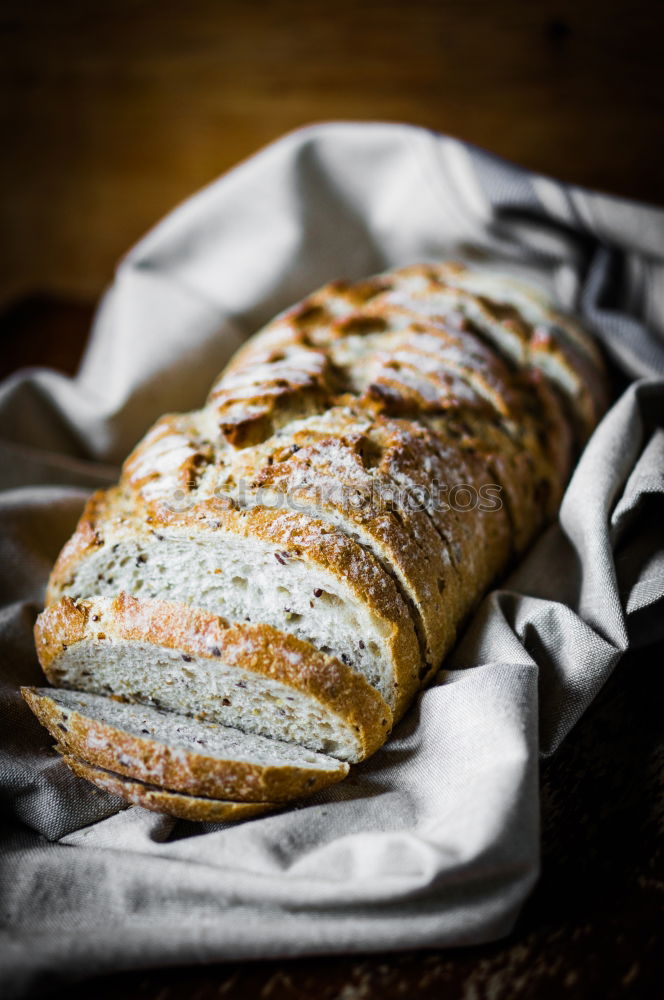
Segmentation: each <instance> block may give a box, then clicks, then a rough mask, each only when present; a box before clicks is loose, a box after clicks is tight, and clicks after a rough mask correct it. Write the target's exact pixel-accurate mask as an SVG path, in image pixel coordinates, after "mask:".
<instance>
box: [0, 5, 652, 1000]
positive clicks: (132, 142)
mask: <svg viewBox="0 0 664 1000" xmlns="http://www.w3.org/2000/svg"><path fill="white" fill-rule="evenodd" d="M662 6H663V5H662V4H661V3H657V2H654V0H647V2H646V0H632V2H617V0H605V2H603V3H599V2H597V0H558V2H551V0H542V2H536V0H410V2H409V0H401V2H396V0H336V3H335V4H322V3H321V4H316V3H315V0H309V2H301V0H278V2H265V0H244V2H242V0H184V2H182V0H179V2H173V0H161V2H160V0H0V136H1V137H2V146H3V150H2V155H1V156H0V233H1V239H0V258H1V259H0V370H1V371H2V373H6V372H8V371H11V370H13V369H14V368H16V367H19V366H20V365H23V364H27V363H44V364H50V365H53V366H55V367H59V368H61V369H63V370H65V371H73V370H74V369H75V366H76V363H77V360H78V357H79V355H80V352H81V349H82V346H83V343H84V339H85V336H86V332H87V329H88V326H89V322H90V318H91V315H92V309H93V305H94V302H95V300H96V298H97V297H98V295H99V293H100V292H101V290H102V289H103V287H104V286H105V285H106V284H107V283H108V281H109V280H110V279H111V277H112V273H113V268H114V265H115V263H116V261H117V260H118V258H119V257H120V256H121V255H122V254H123V253H124V251H125V250H126V249H127V248H128V247H129V246H130V245H131V244H132V243H133V242H134V241H135V240H136V239H137V238H138V237H139V236H141V235H142V233H144V232H145V230H146V229H147V228H148V227H150V226H151V225H152V224H153V223H154V222H156V221H157V220H158V219H159V218H160V217H161V216H162V215H163V214H164V213H165V212H167V211H168V210H169V209H170V208H171V207H172V206H173V205H175V204H176V203H177V202H178V201H180V200H181V199H183V198H185V197H187V195H189V194H190V193H192V192H193V191H195V190H196V189H197V188H199V187H200V186H201V185H203V184H205V183H207V182H208V181H210V180H212V179H213V178H215V177H216V176H218V175H219V174H220V173H221V172H222V171H224V170H225V169H227V168H228V167H231V166H232V165H233V164H235V163H237V162H238V161H239V160H240V159H242V158H244V157H246V156H248V155H250V154H251V153H253V152H254V151H255V150H256V149H258V148H259V147H260V146H262V145H264V144H265V143H267V142H269V141H271V140H272V139H275V138H277V137H278V136H279V135H281V134H282V133H283V132H285V131H287V130H289V129H292V128H295V127H297V126H299V125H303V124H308V123H310V122H313V121H321V120H326V119H348V118H350V119H364V120H368V119H383V120H400V121H408V122H413V123H416V124H420V125H425V126H428V127H431V128H434V129H438V130H440V131H444V132H448V133H451V134H454V135H457V136H459V137H461V138H463V139H467V140H470V141H472V142H475V143H477V144H479V145H482V146H484V147H487V148H489V149H492V150H493V151H495V152H497V153H499V154H502V155H503V156H506V157H508V158H511V159H513V160H516V161H519V162H520V163H522V164H524V165H525V166H527V167H530V168H532V169H534V170H538V171H542V172H545V173H549V174H553V175H556V176H558V177H561V178H563V179H566V180H569V181H573V182H576V183H579V184H584V185H587V186H590V187H595V188H600V189H604V190H606V191H611V192H615V193H617V194H622V195H626V196H630V197H634V198H637V199H641V200H646V201H653V202H656V203H659V204H664V169H663V167H662V163H663V155H662V154H663V153H664V132H663V129H662V119H663V112H664V73H663V70H662V65H663V64H664V47H663V43H662V37H663V35H662V28H663V27H664V19H663V18H662V15H661V10H662ZM662 652H663V651H661V650H660V652H659V658H660V660H661V655H662ZM656 665H657V662H656V659H653V662H652V663H651V662H650V658H649V661H648V662H647V663H644V662H640V663H639V671H638V674H637V675H636V676H635V672H634V670H635V666H636V665H635V664H634V663H632V664H631V670H630V669H629V668H628V667H625V668H623V669H621V671H620V673H619V675H617V677H616V678H615V679H614V682H611V684H610V686H609V688H608V689H607V691H606V692H605V693H604V695H603V696H602V699H601V700H600V702H599V704H598V705H597V706H595V707H594V708H593V710H592V711H591V713H590V714H589V716H588V717H587V718H586V719H585V720H584V721H583V722H582V723H581V725H580V726H579V727H578V729H577V730H576V731H575V733H573V734H572V736H571V737H570V739H569V741H568V743H567V744H566V745H565V747H563V749H562V750H561V751H560V754H559V755H558V756H557V757H556V758H555V759H554V761H552V762H551V763H550V764H548V765H547V766H546V767H545V768H544V771H543V788H544V848H545V864H544V876H543V879H542V882H541V884H540V886H539V888H538V889H537V891H536V893H535V896H534V897H533V899H532V901H531V903H530V904H529V905H528V907H527V908H526V911H525V913H524V915H523V917H522V919H521V921H520V923H519V926H518V928H517V930H516V931H515V933H514V934H513V935H512V936H511V938H510V939H508V940H507V941H506V942H501V943H498V944H496V945H491V946H487V947H485V948H480V949H471V950H468V951H464V952H435V953H424V954H420V953H411V954H406V955H403V956H399V955H392V956H379V957H376V958H371V957H367V958H366V959H362V960H360V959H350V958H348V959H344V958H339V959H323V958H321V959H308V960H302V961H299V962H293V961H291V962H287V963H283V962H282V963H279V962H270V963H266V964H258V965H247V964H245V965H239V966H238V965H235V966H227V967H219V968H213V969H202V970H198V971H195V972H192V971H191V970H180V971H177V972H173V971H164V972H154V973H150V974H147V975H146V974H140V975H139V974H132V975H123V976H120V977H107V978H106V979H104V980H99V981H95V982H94V983H89V984H84V985H83V986H81V988H80V991H75V993H73V994H71V996H72V1000H73V997H74V996H79V995H80V997H81V998H83V997H89V996H90V995H94V996H95V997H98V998H99V1000H105V998H109V1000H110V998H115V997H117V996H119V995H125V996H127V998H128V1000H129V998H134V997H135V998H138V997H142V998H146V1000H157V998H159V1000H167V998H168V1000H170V998H173V1000H177V998H185V997H186V998H190V997H199V998H201V1000H203V998H205V1000H207V998H208V997H209V998H212V997H216V996H219V995H223V996H227V997H229V998H235V997H239V998H249V1000H250V998H252V997H259V996H264V997H266V998H267V997H270V998H272V1000H280V998H282V997H283V998H288V1000H296V998H297V1000H303V998H308V997H317V998H319V1000H351V998H358V1000H359V998H362V1000H383V998H385V1000H387V998H391V997H406V998H407V1000H411V998H413V997H427V998H428V997H432V998H433V997H435V998H438V997H440V998H443V997H444V998H447V997H449V998H461V997H463V998H468V1000H470V998H476V997H477V998H478V1000H479V998H484V997H492V998H493V1000H516V998H522V997H523V998H525V997H535V998H538V1000H539V998H540V997H549V996H551V997H555V998H559V997H561V996H563V995H565V996H567V997H574V998H576V997H578V998H582V1000H587V998H591V997H598V998H601V1000H609V998H611V997H622V996H626V995H634V996H639V997H641V996H644V997H653V998H654V997H656V996H658V995H660V994H658V992H657V991H658V983H659V984H660V985H661V980H660V979H659V977H660V976H661V974H662V969H661V963H660V962H659V948H658V944H657V937H656V933H655V925H656V917H657V913H658V907H660V908H661V895H658V889H659V888H660V887H661V869H660V870H659V871H660V874H659V875H658V874H657V871H656V869H655V867H654V866H655V865H656V863H657V862H658V859H659V861H660V862H661V855H658V854H657V844H658V841H657V837H656V828H655V819H656V812H655V806H654V805H653V799H654V794H655V789H656V786H657V777H656V776H657V773H659V772H658V769H657V767H656V764H657V763H658V761H659V762H660V771H661V759H660V758H657V756H656V747H657V743H658V738H660V739H661V712H656V711H655V708H654V706H655V705H656V701H655V700H653V699H652V697H651V696H650V697H649V696H647V695H646V694H644V691H645V690H648V687H647V684H649V683H651V682H654V678H655V671H654V668H655V667H656ZM650 668H653V670H652V671H651V672H652V674H653V677H652V678H651V680H650V681H647V683H646V673H645V671H647V670H648V669H650ZM656 676H657V677H659V678H660V679H661V672H660V673H658V674H657V675H656ZM642 682H643V684H645V687H643V686H642ZM660 693H661V691H660Z"/></svg>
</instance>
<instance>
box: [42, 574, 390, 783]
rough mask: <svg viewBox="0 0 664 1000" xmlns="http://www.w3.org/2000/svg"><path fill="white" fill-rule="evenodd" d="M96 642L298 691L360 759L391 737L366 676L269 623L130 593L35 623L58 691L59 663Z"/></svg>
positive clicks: (385, 710) (54, 612) (50, 610)
mask: <svg viewBox="0 0 664 1000" xmlns="http://www.w3.org/2000/svg"><path fill="white" fill-rule="evenodd" d="M102 637H103V638H102ZM95 639H96V640H101V641H102V642H109V643H112V642H113V641H117V640H128V641H132V640H134V641H141V642H147V643H151V644H153V645H154V646H155V648H157V647H162V648H165V649H174V650H177V651H178V652H179V653H181V654H183V655H185V656H191V657H194V656H196V657H203V658H207V659H209V660H210V661H211V662H215V661H218V660H219V659H220V658H223V662H224V665H225V666H228V667H237V668H240V669H242V670H246V671H250V672H252V673H254V674H256V675H258V676H263V677H265V678H269V679H270V680H273V681H277V682H279V683H280V684H283V685H285V686H287V687H290V688H293V689H294V690H296V691H298V692H300V693H302V694H305V695H307V696H309V697H310V698H311V699H312V700H314V701H315V702H316V703H317V705H319V706H320V708H321V709H322V710H323V711H324V712H325V713H326V714H329V715H331V716H334V717H336V718H338V719H340V720H341V721H342V722H343V723H344V724H345V725H346V726H347V727H348V728H349V729H350V730H352V732H353V734H354V735H355V737H356V739H357V742H358V744H359V746H360V754H359V759H361V760H364V759H365V758H366V757H368V756H370V754H372V753H374V752H375V751H376V750H377V749H378V748H379V747H380V746H382V745H383V743H384V742H385V740H386V739H387V737H388V735H389V733H390V729H391V725H392V713H391V711H390V709H389V706H388V705H387V704H386V702H385V701H384V699H383V698H382V697H381V695H380V694H379V693H378V691H376V690H375V688H373V687H372V686H371V685H370V684H369V683H368V681H367V680H366V679H365V678H364V677H363V676H362V675H361V674H359V673H356V672H355V671H353V670H351V669H350V667H347V666H346V665H345V664H344V663H341V662H340V661H339V660H337V659H336V658H334V657H332V656H327V655H326V654H325V653H321V652H319V651H318V650H317V649H314V647H313V646H311V645H310V644H309V643H306V642H304V641H302V640H301V639H298V638H296V637H295V636H293V635H289V634H287V633H284V632H281V631H280V630H279V629H276V628H273V627H272V626H271V625H250V624H235V625H229V624H228V623H227V622H225V621H224V619H223V618H220V617H219V616H218V615H214V614H212V613H210V612H207V611H201V610H198V609H195V608H192V607H189V606H188V605H186V604H181V603H176V602H169V601H157V600H148V599H143V600H139V599H137V598H135V597H131V596H129V595H127V594H120V595H118V597H116V598H96V599H91V600H81V601H78V602H74V601H72V600H71V599H70V598H69V597H64V598H63V599H62V600H61V601H59V602H58V603H57V604H53V605H50V606H49V607H47V608H46V609H45V611H43V612H42V613H41V614H40V615H39V617H38V618H37V621H36V623H35V645H36V648H37V655H38V657H39V662H40V663H41V665H42V668H43V670H44V673H45V674H46V676H47V678H48V679H49V681H50V682H51V683H52V684H54V685H55V686H57V685H58V683H59V682H60V681H61V674H59V672H58V658H59V656H60V655H61V654H62V652H63V650H66V649H68V648H70V647H71V646H73V645H74V644H75V643H77V642H82V641H86V640H95ZM114 769H117V768H113V767H111V770H114Z"/></svg>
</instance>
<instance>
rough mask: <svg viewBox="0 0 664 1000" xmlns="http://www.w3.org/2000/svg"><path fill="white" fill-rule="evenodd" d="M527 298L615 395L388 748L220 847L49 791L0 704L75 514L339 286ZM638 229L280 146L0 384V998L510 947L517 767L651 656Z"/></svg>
mask: <svg viewBox="0 0 664 1000" xmlns="http://www.w3.org/2000/svg"><path fill="white" fill-rule="evenodd" d="M450 256H453V257H459V258H461V259H466V260H479V261H486V262H490V263H495V264H498V265H500V266H501V267H502V268H503V269H504V270H507V271H509V272H511V273H514V274H516V275H518V276H521V277H523V278H525V279H526V280H531V281H535V282H536V283H538V284H539V285H541V286H543V287H544V288H545V289H546V290H548V291H549V293H550V294H551V295H552V296H553V297H554V298H555V300H556V301H557V302H558V304H559V305H560V306H561V307H562V308H564V309H567V310H569V311H572V312H574V313H576V314H578V315H579V316H580V317H581V319H582V321H583V322H584V323H585V324H586V326H587V327H588V328H589V329H591V330H592V331H593V332H594V333H595V334H596V335H597V337H598V338H599V340H600V341H601V342H602V344H603V346H604V348H605V351H606V354H607V356H608V358H609V359H610V361H611V363H612V365H613V367H614V373H615V384H616V396H617V399H616V402H615V403H614V405H613V406H612V408H611V410H610V411H609V412H608V413H607V415H606V417H605V419H604V420H603V421H602V423H601V424H600V426H599V427H598V429H597V431H596V432H595V434H594V435H593V437H592V439H591V441H590V442H589V444H588V446H587V448H586V450H585V452H584V454H583V456H582V458H581V461H580V462H579V465H578V467H577V469H576V472H575V474H574V476H573V479H572V481H571V483H570V485H569V488H568V490H567V492H566V495H565V498H564V502H563V505H562V509H561V513H560V520H559V523H558V524H556V525H554V526H553V527H551V528H550V529H549V530H548V531H547V532H546V533H545V534H544V536H543V537H542V538H541V539H540V540H539V542H538V543H537V544H536V545H535V546H534V547H533V549H532V550H531V551H530V553H529V555H528V556H527V558H526V559H525V560H524V562H523V563H522V564H521V565H520V567H519V568H518V569H517V571H516V572H515V573H514V574H513V575H512V576H511V578H510V579H508V580H507V581H506V582H505V583H504V584H503V585H502V586H501V587H500V589H498V590H495V591H494V592H493V593H491V594H489V595H488V596H487V597H486V599H485V600H484V602H483V604H482V605H481V606H480V608H479V610H478V612H477V614H476V615H475V617H474V620H473V621H472V623H471V624H470V626H469V628H468V630H467V632H466V634H465V636H464V638H463V640H462V641H461V643H460V644H459V646H458V647H457V649H456V651H455V653H454V654H453V657H452V659H451V661H450V663H449V664H448V666H451V667H452V668H453V669H452V670H451V672H450V673H449V674H448V675H446V676H445V677H444V678H440V679H439V681H438V683H436V684H435V685H433V686H432V687H430V688H429V689H428V690H427V691H426V692H424V693H423V694H422V696H421V697H420V699H419V701H418V703H417V704H416V705H415V706H414V707H413V708H412V710H411V711H410V712H409V713H408V714H407V716H406V717H405V719H404V720H403V722H402V723H401V724H400V725H399V727H398V728H397V729H396V731H395V733H394V736H393V738H392V739H391V740H390V741H389V743H388V745H387V746H386V747H385V748H384V749H383V750H381V751H380V752H379V753H377V754H376V755H375V756H374V757H373V758H372V759H371V760H369V761H367V762H365V763H364V764H363V765H361V766H359V767H357V768H355V769H354V771H353V774H352V776H351V777H350V778H349V779H347V780H346V781H345V782H343V783H342V784H341V785H338V786H336V787H334V788H332V789H328V790H325V791H323V792H321V793H319V794H317V795H316V796H315V797H314V798H312V799H311V800H308V801H306V802H304V803H302V804H301V805H299V806H297V807H295V808H291V809H287V810H285V811H283V812H280V813H277V814H275V815H270V816H266V817H263V818H258V819H254V820H250V821H247V822H244V823H240V824H238V825H231V824H216V825H212V824H206V825H202V826H199V825H195V824H189V823H184V822H178V821H176V820H173V819H170V818H167V817H162V816H158V815H156V814H153V813H150V812H148V811H146V810H143V809H140V808H129V809H127V808H124V804H123V803H121V802H120V801H119V800H118V799H115V798H113V797H111V796H108V795H106V794H104V793H101V792H98V791H96V790H95V789H94V788H93V787H92V786H91V785H89V784H88V783H87V782H84V781H82V780H80V779H78V778H76V777H74V776H73V775H72V774H70V773H69V772H68V771H67V769H66V768H65V766H64V765H63V764H62V763H61V762H60V761H59V759H57V756H56V755H55V754H54V753H53V752H52V751H51V750H50V743H51V740H50V738H49V737H48V735H47V734H46V732H45V730H43V729H41V727H40V726H39V725H38V723H37V722H36V720H35V719H34V718H33V717H32V716H31V714H30V712H29V710H28V709H27V707H26V706H25V705H24V704H23V702H22V701H21V699H20V696H19V694H18V688H19V685H21V684H40V683H42V681H43V679H42V677H41V672H40V669H39V666H38V664H37V660H36V657H35V654H34V651H33V646H32V636H31V629H32V625H33V622H34V618H35V616H36V614H37V613H38V611H39V610H40V609H41V606H42V600H43V590H44V585H45V581H46V578H47V575H48V572H49V570H50V567H51V565H52V562H53V560H54V558H55V556H56V554H57V552H58V550H59V548H60V546H61V545H62V544H63V543H64V541H65V540H66V538H67V537H68V535H69V534H70V532H71V531H72V529H73V527H74V524H75V522H76V519H77V517H78V515H79V513H80V511H81V507H82V504H83V502H84V499H85V496H86V495H87V494H88V493H89V491H90V490H91V489H92V488H93V487H95V486H97V485H103V484H105V483H108V482H111V481H112V480H113V478H114V477H115V475H116V474H117V468H116V466H117V464H118V463H119V462H120V461H121V460H122V459H123V457H124V456H125V455H126V454H127V452H128V451H129V450H130V448H131V447H132V446H133V444H134V443H135V442H136V441H137V439H138V438H140V437H141V436H142V434H143V433H144V432H145V430H146V429H147V428H148V426H149V425H150V423H151V422H152V421H153V420H154V419H156V418H157V417H158V416H160V415H161V414H162V413H163V412H165V411H174V410H182V409H190V408H194V407H197V406H199V405H200V404H201V403H202V401H203V399H204V397H205V395H206V393H207V390H208V388H209V385H210V384H211V382H212V379H213V377H214V376H215V375H216V374H217V372H218V370H219V369H221V367H222V366H223V364H224V363H225V361H226V360H227V359H228V358H229V357H230V356H231V354H232V353H233V351H234V350H235V349H236V348H237V346H238V345H239V344H240V343H241V342H242V341H243V340H244V339H245V338H246V337H247V336H248V335H250V334H251V333H252V332H253V331H254V330H256V329H257V328H258V327H259V326H260V325H261V324H262V323H263V322H265V321H267V320H268V319H270V318H271V317H272V316H273V315H274V314H275V313H276V312H278V311H279V310H281V309H282V308H284V307H286V306H287V305H289V304H290V303H292V302H293V301H295V300H297V299H299V298H300V297H302V296H303V295H304V294H306V293H307V292H309V291H310V290H312V289H313V288H315V287H316V286H318V285H320V284H322V283H324V282H326V281H328V280H330V279H332V278H335V277H340V276H347V277H350V278H358V277H361V276H364V275H368V274H372V273H374V272H376V271H379V270H382V269H384V268H388V267H391V266H397V265H403V264H407V263H411V262H415V261H420V260H424V259H436V258H443V257H450ZM663 279H664V212H663V211H661V210H657V209H653V208H649V207H647V206H644V205H639V204H635V203H630V202H627V201H623V200H619V199H616V198H612V197H607V196H605V195H599V194H594V193H592V192H589V191H584V190H579V189H578V188H574V187H569V186H566V185H564V184H561V183H558V182H556V181H553V180H551V179H548V178H543V177H539V176H535V175H532V174H530V173H528V172H526V171H524V170H522V169H519V168H518V167H515V166H513V165H511V164H508V163H506V162H503V161H500V160H498V159H496V158H494V157H492V156H490V155H489V154H487V153H485V152H483V151H481V150H478V149H475V148H471V147H468V146H467V145H464V144H462V143H460V142H457V141H455V140H453V139H450V138H447V137H445V136H441V135H437V134H434V133H431V132H428V131H425V130H421V129H417V128H414V127H410V126H402V125H388V124H381V123H375V124H366V123H362V124H358V123H340V124H329V125H320V126H315V127H312V128H308V129H303V130H300V131H298V132H295V133H293V134H291V135H289V136H286V137H285V138H284V139H283V140H281V141H279V142H277V143H275V144H274V145H272V146H271V147H269V148H267V149H266V150H264V151H262V152H260V153H259V154H258V155H256V156H254V157H253V158H252V159H250V160H249V161H248V162H245V163H244V164H242V165H241V166H239V167H238V168H237V169H235V170H233V171H232V172H231V173H229V174H227V175H226V176H224V177H222V178H221V179H220V180H219V181H217V182H216V183H214V184H212V185H211V186H210V187H208V188H206V189H205V190H203V191H202V192H200V193H199V194H197V195H196V196H194V197H193V198H191V199H190V200H189V201H187V202H186V203H185V204H183V205H182V206H180V207H179V208H177V209H176V210H175V211H174V212H173V213H172V214H171V215H169V216H168V217H167V218H166V219H165V220H164V221H163V222H162V223H161V224H159V225H158V226H157V227H156V228H155V229H154V230H153V231H152V232H151V233H149V234H148V235H147V236H146V237H145V238H144V239H143V240H142V241H141V242H140V243H139V244H138V245H137V246H136V247H134V249H133V250H131V251H130V253H129V254H128V255H127V256H126V257H125V258H124V259H123V260H122V262H121V263H120V265H119V267H118V270H117V276H116V278H115V281H114V283H113V285H112V287H111V289H110V290H109V291H108V293H107V294H106V296H105V297H104V299H103V301H102V303H101V306H100V308H99V311H98V314H97V317H96V320H95V323H94V327H93V330H92V333H91V337H90V342H89V345H88V348H87V351H86V353H85V356H84V359H83V362H82V365H81V368H80V371H79V373H78V374H77V376H76V377H75V378H68V377H66V376H64V375H61V374H58V373H55V372H52V371H47V370H42V369H33V370H28V371H23V372H19V373H17V374H16V375H14V376H13V377H11V378H10V379H8V380H7V381H6V382H5V383H4V385H2V386H1V387H0V489H1V490H2V492H0V507H1V510H2V516H1V526H0V532H1V536H0V554H1V558H2V580H1V582H0V599H1V610H0V656H1V660H0V671H1V676H0V681H1V690H0V696H1V698H2V717H3V724H2V757H1V760H0V787H1V790H2V796H3V801H4V803H5V813H4V816H5V818H4V824H3V840H2V855H1V867H0V919H1V926H2V930H1V935H2V936H1V938H0V966H1V967H2V969H3V972H2V973H1V974H0V987H1V989H2V991H3V992H4V995H12V994H15V995H20V994H21V993H24V992H26V991H28V990H31V989H34V988H35V987H36V986H38V985H39V984H41V983H42V982H46V981H48V982H49V983H50V984H51V985H52V984H53V983H54V982H56V981H57V979H58V978H59V977H60V978H62V979H63V980H67V979H69V978H71V977H75V976H81V975H87V974H91V973H96V972H103V971H110V970H120V969H131V968H140V967H148V966H154V965H165V964H175V963H190V962H210V961H218V960H224V959H238V958H263V957H269V956H277V955H279V956H286V955H303V954H314V953H335V952H336V953H341V952H367V951H377V950H388V949H389V950H392V949H398V948H414V947H431V946H447V945H464V944H472V943H479V942H483V941H488V940H490V939H493V938H497V937H499V936H501V935H504V934H506V933H508V932H509V930H510V928H511V927H512V925H513V923H514V920H515V918H516V916H517V914H518V911H519V908H520V906H521V904H522V903H523V901H524V899H525V898H526V896H527V894H528V892H529V891H530V889H531V888H532V886H533V884H534V882H535V880H536V878H537V875H538V859H539V844H538V836H539V832H538V815H539V806H538V756H539V754H550V753H552V752H554V751H555V749H556V747H557V746H558V745H559V743H560V741H561V740H562V739H563V738H564V736H565V734H566V733H567V732H568V731H569V729H570V728H571V727H572V726H573V725H574V723H575V722H576V720H577V719H578V718H579V716H580V715H581V714H582V713H583V711H584V710H585V708H586V707H587V706H588V704H589V703H590V701H591V700H592V698H593V697H594V695H595V694H596V693H597V691H598V690H599V689H600V688H601V686H602V685H603V684H604V682H605V681H606V679H607V677H608V676H609V674H610V673H611V671H612V670H613V668H614V666H615V665H616V663H617V661H618V660H619V658H620V656H621V655H622V653H623V652H624V651H625V650H626V649H627V648H629V647H634V646H639V645H640V646H646V645H647V644H649V643H651V642H653V641H655V640H656V639H657V638H661V637H662V636H664V616H662V613H661V612H662V595H663V594H664V555H663V551H664V546H663V545H662V542H663V536H664V528H663V526H664V498H663V493H664V280H663Z"/></svg>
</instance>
